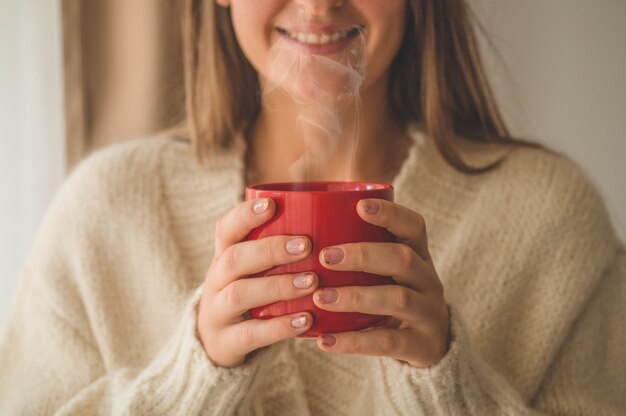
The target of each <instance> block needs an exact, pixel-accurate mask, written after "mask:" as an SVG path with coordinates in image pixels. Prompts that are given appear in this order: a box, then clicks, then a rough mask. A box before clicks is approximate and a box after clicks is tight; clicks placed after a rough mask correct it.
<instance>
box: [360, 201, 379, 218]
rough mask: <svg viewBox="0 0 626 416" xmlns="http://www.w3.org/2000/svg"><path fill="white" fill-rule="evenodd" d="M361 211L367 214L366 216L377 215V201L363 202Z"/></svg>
mask: <svg viewBox="0 0 626 416" xmlns="http://www.w3.org/2000/svg"><path fill="white" fill-rule="evenodd" d="M363 211H365V212H367V213H368V214H372V215H374V214H378V211H380V202H378V201H371V200H367V201H364V202H363Z"/></svg>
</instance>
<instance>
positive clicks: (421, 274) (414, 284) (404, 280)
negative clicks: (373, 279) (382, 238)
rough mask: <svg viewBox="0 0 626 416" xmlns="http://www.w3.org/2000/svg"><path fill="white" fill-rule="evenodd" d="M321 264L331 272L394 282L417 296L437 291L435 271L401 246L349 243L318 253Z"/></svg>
mask: <svg viewBox="0 0 626 416" xmlns="http://www.w3.org/2000/svg"><path fill="white" fill-rule="evenodd" d="M319 261H320V264H322V265H323V266H324V267H326V268H328V269H332V270H342V271H349V270H352V271H362V272H367V273H373V274H378V275H383V276H392V277H393V279H394V280H395V281H396V282H397V283H399V284H401V285H403V286H406V287H409V288H411V289H414V290H418V291H420V292H427V291H432V290H435V289H440V285H441V283H440V282H439V278H438V277H437V274H436V272H435V271H434V268H433V267H432V266H431V265H430V264H428V263H426V262H424V260H423V259H422V258H421V257H420V256H418V255H417V253H416V252H415V251H413V250H412V249H411V248H410V247H409V246H407V245H405V244H401V243H350V244H342V245H338V246H333V247H326V248H324V249H323V250H321V251H320V257H319Z"/></svg>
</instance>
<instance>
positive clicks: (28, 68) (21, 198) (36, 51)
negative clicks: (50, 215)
mask: <svg viewBox="0 0 626 416" xmlns="http://www.w3.org/2000/svg"><path fill="white" fill-rule="evenodd" d="M59 10H60V8H59V2H58V0H46V1H39V0H0V322H1V321H3V320H4V318H5V316H6V312H7V308H8V306H9V304H10V300H11V298H12V297H13V292H14V289H15V285H16V283H17V278H18V276H19V272H20V269H21V267H22V265H23V263H24V261H25V259H26V256H27V254H28V251H29V250H30V248H31V246H32V244H33V240H34V236H35V233H36V232H37V229H38V228H39V225H40V223H41V219H42V217H43V214H44V213H45V211H46V209H47V207H48V205H49V204H50V201H51V199H52V197H53V196H54V194H55V192H56V191H57V190H58V188H59V186H60V185H61V183H62V181H63V178H64V176H65V132H64V115H63V93H62V92H63V83H62V50H61V24H60V23H61V21H60V13H59Z"/></svg>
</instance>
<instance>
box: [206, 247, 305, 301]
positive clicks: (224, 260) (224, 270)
mask: <svg viewBox="0 0 626 416" xmlns="http://www.w3.org/2000/svg"><path fill="white" fill-rule="evenodd" d="M311 247H312V244H311V241H310V240H309V239H308V238H306V237H299V236H286V235H279V236H272V237H267V238H263V239H261V240H252V241H244V242H241V243H238V244H234V245H232V246H230V247H228V248H227V249H226V250H225V251H224V253H223V254H222V256H221V257H219V258H218V259H217V261H216V263H215V264H213V265H212V266H211V270H210V272H209V276H207V280H208V281H209V284H210V285H211V286H212V287H214V288H216V289H217V290H222V289H223V288H225V287H226V286H228V285H229V284H230V283H231V282H233V281H235V280H237V279H239V278H240V277H241V276H246V275H250V274H254V273H260V272H262V271H265V270H268V269H271V268H272V267H274V266H279V265H283V264H289V263H294V262H297V261H299V260H302V259H304V258H305V257H306V256H308V255H309V254H310V252H311Z"/></svg>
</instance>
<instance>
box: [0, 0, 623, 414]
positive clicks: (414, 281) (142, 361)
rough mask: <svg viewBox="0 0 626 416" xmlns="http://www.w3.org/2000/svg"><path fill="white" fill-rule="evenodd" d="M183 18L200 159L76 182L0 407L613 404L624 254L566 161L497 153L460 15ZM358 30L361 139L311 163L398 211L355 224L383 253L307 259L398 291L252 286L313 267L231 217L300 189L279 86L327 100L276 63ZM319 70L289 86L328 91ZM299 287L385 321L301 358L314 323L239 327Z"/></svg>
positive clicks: (172, 158)
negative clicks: (383, 233)
mask: <svg viewBox="0 0 626 416" xmlns="http://www.w3.org/2000/svg"><path fill="white" fill-rule="evenodd" d="M185 13H186V24H185V32H184V33H185V41H186V48H185V65H186V67H185V75H186V83H187V84H186V86H187V98H188V100H187V110H188V121H189V123H188V125H189V136H190V137H191V141H192V142H193V145H194V146H191V145H190V144H189V143H188V142H187V141H185V140H175V139H171V138H160V139H153V140H149V141H146V140H139V141H136V142H133V143H130V144H127V145H122V146H117V147H113V148H111V149H109V150H106V151H103V152H100V153H99V154H97V155H94V156H93V157H91V158H89V159H88V160H87V161H86V162H84V163H83V164H82V166H81V167H80V168H79V169H78V170H77V171H76V172H75V173H74V174H73V175H72V177H71V178H70V179H69V180H68V182H67V184H66V185H65V187H64V189H63V190H62V191H61V193H60V195H59V196H58V197H57V199H56V200H55V202H54V204H53V206H52V207H51V209H50V212H49V214H48V216H47V218H46V221H45V223H44V225H43V227H42V230H41V233H40V235H39V238H38V240H37V244H36V245H35V247H34V250H33V253H32V255H31V258H30V260H29V262H28V263H27V265H26V267H25V268H24V273H23V276H22V279H21V281H20V286H19V290H18V294H17V298H16V302H15V304H14V307H13V309H12V312H11V315H10V317H9V325H8V327H7V329H6V331H5V332H4V334H3V336H2V344H1V347H0V350H1V352H2V353H1V354H0V357H1V358H0V360H2V361H1V362H0V364H1V368H2V369H3V371H2V374H1V375H0V409H2V413H8V414H20V413H24V414H33V413H34V414H39V413H45V414H47V413H54V412H58V413H59V414H94V413H95V414H99V413H102V414H111V413H112V414H118V413H121V414H219V415H222V414H267V415H274V414H297V415H300V414H315V415H318V414H319V415H325V414H333V415H337V414H349V415H351V414H359V415H361V414H428V415H449V414H475V415H486V414H530V413H534V412H543V413H548V414H567V415H571V414H622V413H623V412H624V410H625V404H624V399H623V397H626V394H625V393H626V381H625V377H624V375H625V374H626V361H625V360H626V357H625V356H624V354H623V348H622V347H621V346H622V345H624V342H625V341H626V329H624V327H623V325H622V322H623V320H624V318H626V307H625V305H626V302H624V293H625V290H626V285H625V283H624V278H623V277H624V274H625V273H626V270H625V269H626V256H625V252H624V248H623V245H622V244H621V242H620V241H619V240H618V238H617V237H616V235H615V233H614V231H613V229H612V227H611V224H610V221H609V218H608V215H607V213H606V210H605V208H604V205H603V203H602V201H601V199H600V198H599V196H598V195H597V193H596V191H595V190H594V189H593V187H592V186H591V185H590V184H589V182H588V181H587V179H586V178H585V176H584V174H583V173H582V172H581V171H580V170H579V169H578V168H577V167H576V166H575V165H573V164H572V163H571V162H570V161H568V160H566V159H564V158H562V157H559V156H556V155H554V154H552V153H550V152H548V151H546V150H543V149H540V148H538V147H537V146H533V145H531V144H528V143H524V142H521V141H517V140H513V139H511V138H509V134H508V132H507V130H506V128H505V126H504V123H503V122H502V120H501V118H500V116H499V114H498V111H497V107H496V105H495V103H494V101H493V98H492V96H491V93H490V91H489V88H488V86H487V85H486V82H485V77H484V73H483V71H482V69H481V66H480V63H479V62H480V61H479V59H478V52H477V48H476V43H475V40H474V37H473V33H472V29H471V25H470V20H469V16H468V12H467V6H466V5H465V2H464V1H462V0H450V1H446V2H441V1H434V0H421V1H420V0H406V1H396V2H375V1H366V0H353V1H340V0H337V1H332V0H328V1H323V0H291V1H290V0H265V1H263V2H259V1H256V0H217V2H215V3H214V2H213V1H212V0H188V1H186V2H185ZM322 36H325V37H324V41H322ZM359 39H362V40H363V42H364V43H363V45H364V48H365V49H364V57H365V58H366V60H367V64H366V66H365V71H363V72H362V75H363V79H362V82H361V81H359V82H361V83H360V84H358V87H359V88H358V92H359V94H360V96H361V107H358V106H356V105H355V101H351V102H350V105H348V106H347V107H346V108H345V111H346V112H345V113H342V115H341V118H340V120H341V121H343V122H345V123H346V125H349V126H352V127H354V126H356V125H357V124H358V127H359V128H358V129H356V127H354V131H356V132H357V133H356V137H357V139H358V147H356V148H355V147H354V146H352V145H348V144H346V143H347V142H346V141H345V140H344V139H345V138H344V136H342V135H341V134H339V135H338V138H339V141H338V143H336V146H335V147H333V148H332V152H328V153H327V154H326V157H327V160H326V161H325V163H324V164H323V166H319V165H312V164H305V167H306V169H305V170H306V173H307V178H310V179H324V180H332V179H338V180H343V179H345V174H346V173H345V166H346V163H348V162H350V163H351V168H350V170H349V176H350V178H351V179H356V180H371V181H387V182H392V183H393V184H394V187H395V189H396V195H397V203H396V204H393V203H388V202H385V201H380V200H364V201H361V202H360V203H359V206H358V208H357V210H358V211H357V212H358V214H359V215H360V216H361V217H362V218H363V219H364V220H365V221H367V222H370V223H372V224H376V225H380V226H382V227H385V228H387V229H388V230H389V231H390V232H391V233H392V234H394V235H395V236H396V242H395V243H392V244H365V243H358V244H352V245H342V246H338V247H329V248H327V250H326V251H325V252H324V253H323V254H322V259H321V260H323V264H325V267H328V268H334V269H339V270H366V271H371V272H373V273H378V274H390V275H392V276H393V278H394V280H395V281H396V283H397V285H393V286H378V287H373V288H372V287H370V288H358V287H345V288H337V289H336V290H334V291H332V290H331V291H330V292H329V291H327V290H324V289H319V288H318V287H317V278H316V276H312V277H311V278H303V277H301V276H273V277H267V278H260V279H242V278H243V277H245V276H246V275H250V274H253V273H255V272H258V271H261V270H265V269H267V268H268V267H269V266H271V265H276V264H285V263H289V262H293V261H298V260H300V259H302V258H303V257H305V256H307V255H309V253H310V242H309V241H308V240H307V239H306V237H304V236H277V237H272V238H268V239H264V240H257V241H254V242H245V241H243V240H244V238H245V236H246V235H247V234H248V232H249V231H250V230H251V229H253V228H255V227H257V226H259V225H261V224H263V223H264V222H266V221H268V220H269V219H270V218H271V217H272V216H273V214H274V212H275V211H274V210H275V204H274V202H273V201H271V200H255V201H247V202H241V199H242V194H243V189H244V186H245V185H246V184H249V183H252V182H274V181H289V180H297V179H299V177H298V175H297V172H296V171H294V170H291V169H290V168H291V167H292V166H293V163H294V160H297V159H298V158H299V157H300V156H301V155H302V154H303V153H306V152H307V148H306V146H305V144H306V140H305V139H304V134H303V133H302V128H303V127H302V123H299V122H298V117H299V114H298V113H297V112H296V111H294V108H296V107H297V106H294V105H293V103H294V95H293V94H291V93H294V91H295V95H296V97H295V102H296V103H300V104H301V103H302V102H305V103H308V104H311V102H314V101H315V100H314V98H315V97H317V96H316V95H308V93H307V91H310V90H309V89H307V88H299V87H302V86H303V84H299V83H298V82H296V83H295V84H289V83H288V86H287V87H284V86H283V87H281V84H280V83H277V82H276V81H277V78H276V77H275V73H274V72H272V70H271V69H268V68H273V66H272V65H271V62H270V61H271V60H272V59H273V57H274V56H275V55H274V53H275V49H274V47H275V46H276V45H279V44H281V43H285V42H286V44H287V45H291V46H293V47H294V48H295V49H294V50H296V51H298V52H297V53H298V54H302V53H304V56H305V58H304V59H309V58H311V55H315V58H316V59H320V60H321V59H322V58H321V57H329V58H330V59H333V60H335V62H341V61H342V58H343V56H345V53H346V52H347V53H348V56H350V54H352V50H355V51H356V53H355V54H354V55H356V56H357V57H358V56H359V51H358V49H357V48H356V47H355V42H358V40H359ZM324 42H325V43H324ZM320 45H322V46H320ZM323 45H326V46H323ZM357 46H358V44H357ZM353 48H354V49H353ZM298 57H300V58H298V59H301V58H302V56H301V55H298ZM348 61H350V60H349V59H348ZM316 62H317V61H316ZM352 64H353V65H352V66H351V67H350V68H357V74H361V72H359V71H358V68H360V66H359V62H356V64H355V63H354V62H352ZM313 74H314V75H313V81H314V82H313V83H312V84H306V85H305V86H307V85H316V86H319V85H324V83H325V82H326V81H327V79H325V78H324V79H322V77H317V76H315V71H313ZM286 75H287V78H289V74H286ZM297 79H301V78H297ZM274 84H277V85H278V86H277V87H276V85H274ZM330 84H333V83H332V82H330ZM294 85H295V86H294ZM268 86H270V88H268ZM294 88H295V89H294ZM322 89H324V88H322ZM331 90H332V88H331ZM285 92H288V93H290V94H285ZM261 94H263V95H261ZM331 96H332V97H335V95H333V94H331ZM337 96H338V94H337ZM307 100H308V101H307ZM276 110H278V111H276ZM357 119H359V120H360V122H359V123H357V122H356V120H357ZM348 130H349V129H348ZM341 131H342V132H343V131H344V130H341ZM323 148H324V146H322V149H323ZM194 149H195V152H194ZM196 156H199V158H200V159H201V160H202V163H197V162H196ZM426 228H428V237H427V234H426ZM211 259H212V260H211ZM203 281H204V282H203ZM309 294H313V295H314V299H315V302H316V304H317V305H318V306H319V307H320V308H323V309H328V310H332V311H357V312H367V313H373V314H379V315H391V316H393V317H394V318H395V320H394V321H393V322H394V325H389V326H388V327H384V328H375V329H372V330H370V331H363V332H346V333H337V334H325V335H323V336H321V337H320V338H319V339H317V340H316V341H315V342H313V341H311V340H304V339H293V337H295V336H297V335H298V334H301V333H302V332H304V331H306V330H307V329H308V328H309V327H310V325H311V323H312V319H311V316H310V314H308V313H307V312H301V313H297V314H294V315H290V316H285V317H279V318H274V319H272V320H267V321H258V320H252V319H247V315H246V312H247V310H249V309H251V308H253V307H255V306H260V305H263V304H267V303H271V302H274V301H277V300H286V299H294V298H298V297H301V296H303V295H309ZM280 341H284V342H280Z"/></svg>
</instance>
